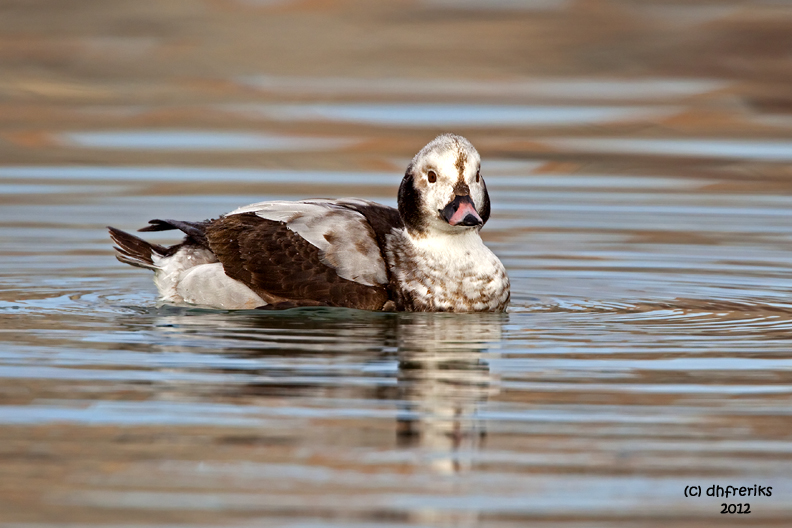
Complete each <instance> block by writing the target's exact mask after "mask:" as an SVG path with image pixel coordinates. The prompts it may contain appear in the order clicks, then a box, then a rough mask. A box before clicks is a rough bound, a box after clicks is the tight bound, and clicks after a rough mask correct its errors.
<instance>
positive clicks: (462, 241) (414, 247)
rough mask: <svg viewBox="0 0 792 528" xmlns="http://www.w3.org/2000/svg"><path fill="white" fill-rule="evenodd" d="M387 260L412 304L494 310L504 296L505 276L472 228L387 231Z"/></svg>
mask: <svg viewBox="0 0 792 528" xmlns="http://www.w3.org/2000/svg"><path fill="white" fill-rule="evenodd" d="M388 263H389V265H390V267H391V272H392V273H393V274H394V275H395V277H396V280H397V283H398V284H399V287H400V288H401V289H402V291H403V292H404V294H405V297H407V298H408V299H411V302H412V304H413V305H414V306H413V309H414V310H420V311H454V312H480V311H499V310H503V309H505V307H506V304H507V303H508V300H509V278H508V276H507V275H506V270H505V268H504V267H503V264H502V263H501V261H500V260H498V257H496V256H495V254H494V253H492V251H490V249H489V248H488V247H487V246H485V245H484V242H483V241H482V240H481V237H480V236H479V235H478V233H477V232H475V231H472V230H471V231H469V232H466V233H463V234H459V235H445V234H440V235H435V236H431V235H430V236H425V237H412V236H410V234H409V233H407V232H405V231H401V232H399V233H397V234H394V235H391V238H390V240H389V244H388Z"/></svg>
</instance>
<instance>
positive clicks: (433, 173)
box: [426, 170, 437, 183]
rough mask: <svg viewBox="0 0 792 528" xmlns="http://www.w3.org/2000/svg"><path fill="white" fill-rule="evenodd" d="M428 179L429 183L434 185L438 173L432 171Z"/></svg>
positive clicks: (427, 175) (428, 173) (428, 174)
mask: <svg viewBox="0 0 792 528" xmlns="http://www.w3.org/2000/svg"><path fill="white" fill-rule="evenodd" d="M426 178H427V179H428V180H429V183H434V182H436V181H437V173H436V172H435V171H433V170H430V171H429V172H427V173H426Z"/></svg>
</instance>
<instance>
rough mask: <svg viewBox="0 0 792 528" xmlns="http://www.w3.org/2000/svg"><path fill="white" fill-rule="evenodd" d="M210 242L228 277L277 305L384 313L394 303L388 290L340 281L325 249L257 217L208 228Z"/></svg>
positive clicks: (221, 222) (217, 222)
mask: <svg viewBox="0 0 792 528" xmlns="http://www.w3.org/2000/svg"><path fill="white" fill-rule="evenodd" d="M206 239H207V241H208V245H209V249H211V250H212V252H213V253H214V254H215V255H216V256H217V259H218V260H219V261H220V262H221V263H222V264H223V268H224V269H225V272H226V274H227V275H228V276H229V277H232V278H234V279H236V280H238V281H240V282H242V283H244V284H246V285H247V286H248V287H249V288H250V289H252V290H253V291H254V292H256V293H257V294H258V295H260V296H261V297H262V298H263V299H265V300H267V301H268V302H270V303H271V304H276V303H287V304H288V305H289V306H294V305H296V306H317V305H324V306H343V307H348V308H362V309H365V310H381V309H382V307H383V305H384V304H385V302H386V301H387V300H388V293H387V291H386V289H385V288H383V287H378V286H366V285H363V284H360V283H357V282H354V281H350V280H347V279H343V278H341V277H339V276H338V274H337V273H336V272H335V270H333V269H332V268H330V267H329V266H327V265H325V264H324V263H323V262H322V260H321V257H320V252H319V249H318V248H316V247H315V246H313V245H312V244H310V243H308V242H306V240H305V239H304V238H302V237H301V236H300V235H298V234H297V233H295V232H293V231H292V230H290V229H289V228H288V227H286V224H285V223H284V222H275V221H272V220H266V219H264V218H261V217H259V216H257V215H256V214H255V213H242V214H237V215H232V216H227V217H223V218H220V219H218V220H214V221H212V222H211V223H209V225H207V226H206Z"/></svg>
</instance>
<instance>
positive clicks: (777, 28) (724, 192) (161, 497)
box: [0, 0, 792, 528]
mask: <svg viewBox="0 0 792 528" xmlns="http://www.w3.org/2000/svg"><path fill="white" fill-rule="evenodd" d="M49 4H52V5H51V6H49V8H51V9H55V4H56V3H53V2H43V3H42V5H49ZM581 4H582V3H581ZM661 4H667V3H663V2H644V3H634V2H627V1H624V2H612V3H611V4H610V7H607V8H606V7H603V6H602V5H600V7H599V8H596V9H594V8H592V9H594V10H593V11H585V12H581V11H580V10H581V9H583V8H582V7H581V6H580V5H579V3H575V2H567V1H547V0H543V1H526V2H516V1H501V2H493V3H492V5H491V6H490V8H489V9H485V8H483V7H482V6H481V5H480V4H478V3H476V2H467V1H466V2H460V3H458V4H456V3H454V2H448V1H426V2H417V3H414V4H409V5H408V4H406V3H404V4H401V3H399V4H398V5H399V6H400V7H399V9H398V10H396V8H395V7H392V6H390V7H384V5H385V3H383V4H382V5H379V6H372V4H369V3H367V4H354V3H352V4H349V5H347V4H344V3H326V4H325V3H321V2H283V1H277V2H267V1H263V2H261V1H256V0H252V1H246V0H238V1H231V0H228V1H217V2H207V3H203V4H201V3H198V2H195V5H194V6H193V7H191V8H190V9H189V10H188V9H187V7H179V6H181V4H177V3H169V4H167V5H169V6H170V7H168V8H165V7H162V5H159V4H147V3H145V2H144V3H141V4H140V7H136V8H133V7H131V5H132V4H128V3H123V2H115V1H111V2H107V3H106V5H104V4H103V6H102V7H96V4H95V3H89V2H76V3H75V5H74V6H72V8H73V9H74V11H71V12H70V13H71V14H68V15H67V14H66V12H65V11H64V12H62V13H61V12H60V11H59V13H60V15H59V16H64V17H67V18H65V19H59V20H61V21H62V23H61V22H59V23H58V24H55V25H53V24H49V23H47V20H48V16H50V15H43V14H42V12H41V11H40V10H39V8H37V9H36V12H34V10H33V8H32V7H30V8H28V7H25V6H24V5H23V4H18V5H16V6H15V7H7V8H2V9H4V11H3V12H2V13H0V18H2V19H3V20H5V21H4V22H0V44H2V46H0V62H1V64H2V65H3V67H4V68H5V71H6V74H4V76H3V78H1V79H0V339H1V340H2V341H0V523H6V524H4V525H8V526H18V527H21V526H25V527H27V526H30V527H33V526H36V527H40V526H51V525H62V524H67V525H74V526H94V525H96V526H174V527H175V526H179V527H183V526H205V525H207V526H238V525H239V526H247V525H251V526H291V527H301V528H302V527H318V526H351V527H361V528H362V527H369V526H388V527H397V526H503V527H506V526H510V527H511V526H515V527H516V526H528V525H531V526H565V527H575V528H578V527H581V528H582V527H590V526H596V527H605V526H625V527H626V526H647V527H648V526H652V527H654V526H658V527H659V526H670V525H673V526H721V525H724V524H729V523H738V522H739V523H740V524H752V525H762V526H788V523H789V521H790V519H792V476H790V475H792V405H791V404H792V347H791V344H792V301H790V298H791V297H790V295H791V292H792V222H791V221H790V211H791V210H792V169H790V166H789V163H790V160H792V97H790V94H789V92H788V86H789V85H790V84H789V82H790V81H792V79H788V78H787V77H788V75H789V73H788V72H789V71H792V64H790V58H789V57H790V56H792V55H785V56H781V55H779V54H778V53H775V52H774V51H773V50H774V49H776V48H773V47H772V46H771V47H770V48H767V49H766V48H763V47H762V45H760V44H757V42H765V41H768V42H772V43H775V44H774V45H775V46H776V47H779V46H780V48H778V49H788V47H789V45H792V41H790V40H789V39H788V38H787V37H785V35H789V34H792V12H790V10H789V8H788V6H787V5H786V4H785V3H783V2H737V1H735V2H727V1H725V0H724V1H717V2H692V3H687V4H685V5H682V4H680V5H679V6H677V8H672V7H669V6H668V5H661ZM699 4H700V5H699ZM163 5H165V4H163ZM185 5H186V4H185ZM598 5H599V4H598ZM51 16H54V15H51ZM581 17H583V18H581ZM605 22H608V23H605ZM680 27H682V28H685V35H681V34H679V33H678V31H680V30H679V28H680ZM98 28H106V29H102V30H100V29H98ZM624 28H628V29H624ZM104 31H108V32H109V33H110V36H108V35H107V34H105V33H104ZM675 31H677V33H675ZM746 32H747V33H746ZM751 32H753V33H751ZM746 34H749V35H758V36H756V38H755V39H754V40H752V41H751V42H754V43H755V46H754V47H748V46H744V47H738V46H736V44H734V43H735V42H739V39H738V36H740V35H742V36H744V35H746ZM294 35H299V37H300V38H299V39H297V40H299V41H300V44H299V45H297V44H295V45H294V46H289V47H284V43H285V42H293V41H292V40H291V39H288V38H287V37H289V36H294ZM353 36H354V38H353ZM740 38H742V37H740ZM746 38H747V37H746ZM763 38H765V40H762V39H763ZM349 39H352V40H353V42H351V41H350V40H349ZM422 39H428V40H422ZM735 39H737V40H735ZM773 39H775V40H773ZM408 43H409V44H408ZM658 43H664V45H663V46H665V47H663V46H660V45H659V44H658ZM444 46H447V47H444ZM783 46H787V47H786V48H784V47H783ZM738 48H739V49H738ZM682 49H684V50H685V51H684V53H682V52H681V51H680V50H682ZM438 50H440V51H438ZM441 51H442V53H445V54H446V55H442V54H439V53H440V52H441ZM751 53H754V54H755V55H751ZM276 58H277V60H276ZM684 60H689V61H691V62H689V63H686V62H684ZM695 61H699V62H698V63H695ZM383 64H385V65H387V67H385V66H383ZM459 64H465V65H467V68H461V67H451V66H453V65H456V66H458V65H459ZM526 64H528V66H526ZM526 68H527V70H526ZM446 129H451V130H453V131H455V132H457V133H460V134H463V135H465V136H467V137H468V138H469V139H471V140H472V141H473V143H474V144H475V145H476V146H477V147H478V148H479V150H480V152H481V153H482V157H483V164H482V174H483V175H484V177H485V178H486V181H487V185H488V188H489V191H490V195H491V199H492V207H493V215H492V218H491V220H490V222H489V223H488V224H487V226H486V228H485V229H484V231H483V232H482V234H483V236H484V238H485V240H486V242H487V243H488V244H489V246H490V247H491V248H492V249H493V251H494V252H495V253H496V254H497V255H499V256H500V258H501V259H502V261H503V262H504V264H505V265H506V267H507V269H508V272H509V275H510V277H511V281H512V304H511V307H510V309H509V311H508V313H506V314H483V315H481V314H480V315H450V314H382V313H368V312H361V311H354V310H345V309H324V308H322V309H298V310H290V311H285V312H281V313H270V312H265V313H261V312H257V311H240V312H223V311H217V310H207V309H202V308H200V307H176V306H168V305H163V304H161V303H159V302H158V300H157V297H156V291H155V288H154V286H153V284H152V282H151V275H150V273H149V272H147V271H145V270H140V269H136V268H132V267H129V266H125V265H123V264H120V263H118V262H117V261H116V260H115V259H114V258H113V255H112V251H111V244H110V241H109V239H108V236H107V234H106V231H105V226H107V225H113V226H116V227H119V228H121V229H125V230H133V229H136V228H139V227H142V226H144V225H145V224H146V222H147V221H148V220H149V219H151V218H177V219H184V220H202V219H205V218H211V217H216V216H218V215H220V214H222V213H224V212H228V211H230V210H232V209H234V208H236V207H238V206H240V205H244V204H247V203H252V202H256V201H261V200H266V199H299V198H309V197H318V196H323V197H341V196H358V197H362V198H367V199H373V200H377V201H380V202H382V203H385V204H389V205H395V196H396V190H397V188H398V184H399V181H400V179H401V175H402V174H403V172H404V168H405V166H406V164H407V163H408V161H409V159H410V158H411V157H412V155H413V154H414V153H415V152H416V151H417V150H418V149H419V148H420V147H421V146H423V145H424V144H425V143H426V142H428V141H429V140H430V139H431V138H432V137H434V135H435V134H437V133H439V132H442V131H445V130H446ZM151 235H152V236H151V237H149V238H151V239H154V240H156V241H158V242H161V243H166V242H169V241H173V240H174V238H173V237H172V235H170V234H168V233H165V234H160V233H155V234H151ZM712 485H721V486H725V485H734V486H746V487H750V488H751V490H753V489H754V486H755V485H756V486H763V487H771V488H772V495H771V496H762V497H755V496H746V497H737V498H730V499H723V498H717V497H706V496H704V497H701V498H690V497H685V490H686V487H688V486H701V489H702V492H703V494H705V495H706V490H707V488H709V487H710V486H712ZM723 503H741V504H742V503H750V508H751V513H750V514H748V515H728V514H725V515H722V514H720V511H721V509H722V508H723V507H722V506H721V504H723Z"/></svg>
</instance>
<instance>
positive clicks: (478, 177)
mask: <svg viewBox="0 0 792 528" xmlns="http://www.w3.org/2000/svg"><path fill="white" fill-rule="evenodd" d="M480 178H481V171H480V170H477V171H476V183H478V181H479V179H480Z"/></svg>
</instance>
